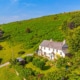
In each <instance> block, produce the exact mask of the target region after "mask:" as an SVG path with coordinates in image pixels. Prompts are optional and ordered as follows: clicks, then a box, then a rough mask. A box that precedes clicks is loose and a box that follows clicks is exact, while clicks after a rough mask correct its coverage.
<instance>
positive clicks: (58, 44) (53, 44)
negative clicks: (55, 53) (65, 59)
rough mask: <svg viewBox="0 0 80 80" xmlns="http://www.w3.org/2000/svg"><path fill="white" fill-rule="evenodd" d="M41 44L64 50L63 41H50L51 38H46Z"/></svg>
mask: <svg viewBox="0 0 80 80" xmlns="http://www.w3.org/2000/svg"><path fill="white" fill-rule="evenodd" d="M40 46H43V47H49V48H54V49H58V50H62V47H63V42H55V41H52V40H50V41H49V40H44V41H43V42H42V43H41V44H40Z"/></svg>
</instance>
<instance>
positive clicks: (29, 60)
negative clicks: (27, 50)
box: [25, 56, 33, 62]
mask: <svg viewBox="0 0 80 80" xmlns="http://www.w3.org/2000/svg"><path fill="white" fill-rule="evenodd" d="M25 60H26V62H32V60H33V56H27V57H26V58H25Z"/></svg>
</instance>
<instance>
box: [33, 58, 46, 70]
mask: <svg viewBox="0 0 80 80" xmlns="http://www.w3.org/2000/svg"><path fill="white" fill-rule="evenodd" d="M32 63H33V65H35V66H37V67H39V68H40V69H44V66H45V61H44V60H42V59H39V58H34V59H33V61H32Z"/></svg>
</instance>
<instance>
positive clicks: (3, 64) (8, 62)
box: [0, 62, 10, 68]
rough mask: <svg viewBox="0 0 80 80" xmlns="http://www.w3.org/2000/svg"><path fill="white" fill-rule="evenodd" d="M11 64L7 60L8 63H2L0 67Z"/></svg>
mask: <svg viewBox="0 0 80 80" xmlns="http://www.w3.org/2000/svg"><path fill="white" fill-rule="evenodd" d="M9 64H10V62H6V63H4V64H2V65H0V68H2V67H5V66H7V65H9Z"/></svg>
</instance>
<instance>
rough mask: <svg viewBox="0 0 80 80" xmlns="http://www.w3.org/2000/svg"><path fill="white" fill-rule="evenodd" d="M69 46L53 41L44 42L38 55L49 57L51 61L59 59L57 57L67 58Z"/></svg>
mask: <svg viewBox="0 0 80 80" xmlns="http://www.w3.org/2000/svg"><path fill="white" fill-rule="evenodd" d="M67 49H68V46H67V45H66V43H65V40H64V41H63V42H54V41H52V40H44V41H43V42H42V43H41V44H40V45H39V51H38V55H40V56H44V57H48V58H49V59H50V60H53V59H55V58H57V55H59V56H61V57H63V58H64V57H65V55H66V54H67Z"/></svg>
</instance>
